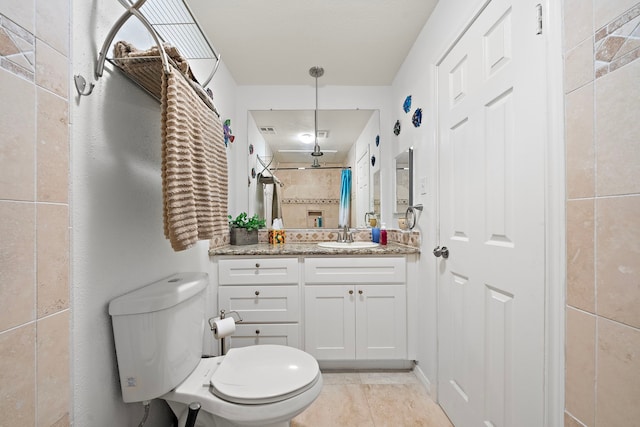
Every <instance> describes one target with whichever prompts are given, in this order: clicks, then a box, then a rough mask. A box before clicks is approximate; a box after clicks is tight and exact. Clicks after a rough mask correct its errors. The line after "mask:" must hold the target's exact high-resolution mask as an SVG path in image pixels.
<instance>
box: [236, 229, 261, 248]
mask: <svg viewBox="0 0 640 427" xmlns="http://www.w3.org/2000/svg"><path fill="white" fill-rule="evenodd" d="M229 232H230V242H231V244H232V245H255V244H257V243H258V230H247V229H246V228H234V227H231V228H230V229H229Z"/></svg>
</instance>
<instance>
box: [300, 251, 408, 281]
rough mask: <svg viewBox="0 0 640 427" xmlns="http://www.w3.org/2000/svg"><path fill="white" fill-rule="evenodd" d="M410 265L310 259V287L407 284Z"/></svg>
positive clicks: (306, 271) (387, 260)
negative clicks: (322, 285)
mask: <svg viewBox="0 0 640 427" xmlns="http://www.w3.org/2000/svg"><path fill="white" fill-rule="evenodd" d="M406 270H407V269H406V261H405V259H404V257H402V258H400V257H398V258H380V257H379V258H375V257H371V258H307V259H306V260H305V265H304V277H305V282H306V283H369V284H371V283H385V284H390V283H405V281H406V277H407V273H406Z"/></svg>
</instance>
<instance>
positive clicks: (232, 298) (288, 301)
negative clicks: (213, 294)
mask: <svg viewBox="0 0 640 427" xmlns="http://www.w3.org/2000/svg"><path fill="white" fill-rule="evenodd" d="M298 292H299V288H298V286H246V285H244V286H220V287H219V288H218V307H219V308H220V309H223V310H227V311H236V312H238V314H239V315H240V316H241V317H242V320H243V322H244V323H275V322H299V321H300V310H299V308H300V302H299V293H298Z"/></svg>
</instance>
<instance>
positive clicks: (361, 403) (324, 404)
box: [291, 384, 374, 427]
mask: <svg viewBox="0 0 640 427" xmlns="http://www.w3.org/2000/svg"><path fill="white" fill-rule="evenodd" d="M362 387H363V386H361V385H358V384H335V385H325V386H324V387H323V388H322V392H321V393H320V396H318V399H317V400H316V401H315V402H314V403H313V404H312V405H311V406H310V407H309V408H308V409H307V410H306V411H304V412H303V413H302V414H300V415H298V416H297V417H296V418H294V419H293V420H292V422H291V426H292V427H334V426H349V427H374V424H373V420H372V419H371V414H370V412H369V406H368V405H367V399H366V397H365V394H364V390H363V388H362Z"/></svg>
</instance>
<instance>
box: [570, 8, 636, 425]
mask: <svg viewBox="0 0 640 427" xmlns="http://www.w3.org/2000/svg"><path fill="white" fill-rule="evenodd" d="M564 27H565V37H564V40H565V125H566V127H565V129H566V159H567V160H566V173H567V188H566V190H567V205H566V207H567V307H566V343H565V350H566V358H565V368H566V374H565V381H566V384H565V410H566V412H565V426H578V425H585V426H597V427H615V426H630V425H636V424H637V423H638V420H639V419H640V406H638V404H637V402H638V396H640V309H639V308H640V245H639V242H640V140H639V139H638V135H640V121H639V120H638V117H640V84H638V82H639V81H640V60H639V59H640V3H639V2H637V0H593V1H592V0H589V1H585V0H565V1H564Z"/></svg>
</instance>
